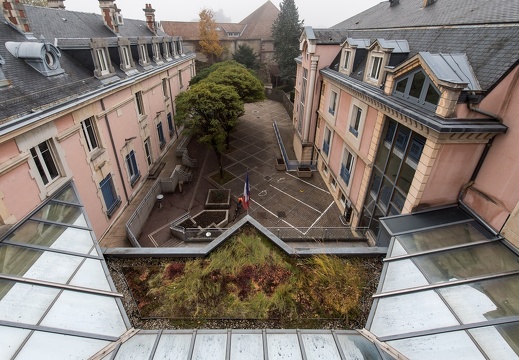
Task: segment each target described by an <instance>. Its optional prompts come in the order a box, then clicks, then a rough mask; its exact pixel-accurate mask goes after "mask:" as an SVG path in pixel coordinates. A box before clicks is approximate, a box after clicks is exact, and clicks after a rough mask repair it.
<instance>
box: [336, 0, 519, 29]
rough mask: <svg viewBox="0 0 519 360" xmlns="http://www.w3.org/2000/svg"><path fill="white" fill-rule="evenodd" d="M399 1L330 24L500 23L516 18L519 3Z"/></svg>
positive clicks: (342, 26)
mask: <svg viewBox="0 0 519 360" xmlns="http://www.w3.org/2000/svg"><path fill="white" fill-rule="evenodd" d="M422 4H423V0H400V3H399V4H398V5H396V6H393V7H390V6H389V1H383V2H381V3H379V4H378V5H375V6H373V7H371V8H369V9H367V10H366V11H363V12H361V13H359V14H357V15H355V16H353V17H351V18H349V19H347V20H344V21H342V22H340V23H338V24H336V25H334V26H332V28H334V29H350V30H354V29H386V28H401V27H417V26H443V25H446V24H448V25H460V24H489V23H494V24H503V23H517V22H518V21H519V2H518V1H510V0H491V1H489V0H437V1H436V2H435V3H434V4H432V5H429V6H427V7H425V8H423V7H422Z"/></svg>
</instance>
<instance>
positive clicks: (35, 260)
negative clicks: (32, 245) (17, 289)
mask: <svg viewBox="0 0 519 360" xmlns="http://www.w3.org/2000/svg"><path fill="white" fill-rule="evenodd" d="M82 260H83V258H81V257H79V256H71V255H65V254H60V253H54V252H50V251H40V250H33V249H29V248H23V247H20V246H13V245H0V270H1V272H2V273H3V274H8V275H15V276H20V277H24V278H29V279H36V280H44V281H52V282H56V283H61V284H65V283H67V282H68V281H69V280H70V278H71V277H72V275H73V274H74V272H75V271H76V269H77V268H78V266H79V265H80V264H81V261H82ZM56 264H59V266H56Z"/></svg>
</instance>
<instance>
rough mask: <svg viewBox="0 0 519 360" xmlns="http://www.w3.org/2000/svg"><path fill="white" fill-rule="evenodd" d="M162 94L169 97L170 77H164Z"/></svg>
mask: <svg viewBox="0 0 519 360" xmlns="http://www.w3.org/2000/svg"><path fill="white" fill-rule="evenodd" d="M162 94H163V95H164V97H165V98H167V97H168V79H167V78H164V79H162Z"/></svg>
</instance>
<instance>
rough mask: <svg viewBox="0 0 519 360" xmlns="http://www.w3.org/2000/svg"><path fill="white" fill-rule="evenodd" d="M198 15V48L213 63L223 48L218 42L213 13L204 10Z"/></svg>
mask: <svg viewBox="0 0 519 360" xmlns="http://www.w3.org/2000/svg"><path fill="white" fill-rule="evenodd" d="M198 15H199V16H200V21H199V22H198V30H199V32H200V41H199V44H200V48H201V49H202V52H203V53H204V54H205V55H206V56H207V58H208V59H210V61H211V62H215V61H216V59H218V58H219V57H220V55H222V53H223V47H222V46H221V45H220V41H219V40H218V33H217V32H216V22H215V20H214V13H213V11H212V10H209V9H204V10H202V11H201V12H200V14H198Z"/></svg>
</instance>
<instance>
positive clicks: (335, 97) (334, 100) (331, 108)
mask: <svg viewBox="0 0 519 360" xmlns="http://www.w3.org/2000/svg"><path fill="white" fill-rule="evenodd" d="M338 103H339V93H338V92H337V91H335V90H331V91H330V101H329V103H328V113H330V114H331V115H332V116H335V114H336V113H337V104H338Z"/></svg>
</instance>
